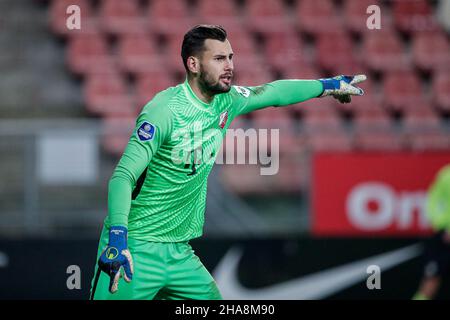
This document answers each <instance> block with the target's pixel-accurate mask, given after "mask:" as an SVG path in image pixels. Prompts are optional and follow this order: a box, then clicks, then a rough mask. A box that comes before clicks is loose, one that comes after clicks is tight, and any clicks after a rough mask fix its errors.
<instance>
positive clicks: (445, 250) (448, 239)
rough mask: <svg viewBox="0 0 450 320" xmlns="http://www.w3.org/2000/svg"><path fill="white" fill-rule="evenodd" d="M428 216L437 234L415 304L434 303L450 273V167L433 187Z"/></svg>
mask: <svg viewBox="0 0 450 320" xmlns="http://www.w3.org/2000/svg"><path fill="white" fill-rule="evenodd" d="M426 212H427V216H428V219H429V220H430V223H431V226H432V228H433V230H434V234H433V236H432V237H431V238H430V239H428V240H427V241H426V246H425V254H424V258H425V264H424V270H423V278H422V281H421V284H420V287H419V289H418V291H417V292H416V294H415V295H414V297H413V299H414V300H430V299H433V298H434V297H435V296H436V294H437V293H438V290H439V288H440V285H441V283H442V279H443V277H445V276H447V275H448V274H449V273H450V164H447V165H446V166H444V167H443V168H442V169H441V170H440V171H439V172H438V174H437V176H436V179H435V180H434V182H433V183H432V185H431V187H430V189H429V192H428V199H427V205H426Z"/></svg>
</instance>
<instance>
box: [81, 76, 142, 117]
mask: <svg viewBox="0 0 450 320" xmlns="http://www.w3.org/2000/svg"><path fill="white" fill-rule="evenodd" d="M84 98H85V101H86V108H87V110H88V111H89V112H91V113H93V114H95V115H100V116H136V115H137V111H136V110H137V108H136V106H135V103H134V101H133V99H132V98H131V96H130V94H129V92H128V88H127V85H126V83H125V81H124V79H123V78H122V77H121V75H120V74H91V75H89V76H88V77H87V79H86V81H85V82H84Z"/></svg>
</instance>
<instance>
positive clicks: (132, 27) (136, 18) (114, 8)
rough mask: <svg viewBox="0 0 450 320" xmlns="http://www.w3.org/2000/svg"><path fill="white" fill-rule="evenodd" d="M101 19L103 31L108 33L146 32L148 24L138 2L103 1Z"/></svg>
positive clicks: (136, 0)
mask: <svg viewBox="0 0 450 320" xmlns="http://www.w3.org/2000/svg"><path fill="white" fill-rule="evenodd" d="M99 18H100V23H101V26H102V28H103V30H104V31H106V32H108V33H112V34H124V33H139V32H140V33H143V32H145V28H146V24H145V21H144V18H143V17H142V15H141V13H140V8H139V2H138V0H127V1H123V0H102V2H101V5H100V12H99Z"/></svg>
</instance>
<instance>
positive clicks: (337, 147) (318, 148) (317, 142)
mask: <svg viewBox="0 0 450 320" xmlns="http://www.w3.org/2000/svg"><path fill="white" fill-rule="evenodd" d="M307 139H308V140H307V144H308V147H309V149H310V150H311V151H312V152H348V151H351V150H352V149H353V142H352V138H351V136H350V135H348V134H347V133H346V132H345V131H344V130H329V131H323V132H317V133H308V134H307Z"/></svg>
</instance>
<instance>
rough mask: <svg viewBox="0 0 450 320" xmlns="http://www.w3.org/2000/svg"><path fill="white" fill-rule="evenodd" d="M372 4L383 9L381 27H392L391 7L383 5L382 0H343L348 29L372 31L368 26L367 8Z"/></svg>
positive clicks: (359, 31)
mask: <svg viewBox="0 0 450 320" xmlns="http://www.w3.org/2000/svg"><path fill="white" fill-rule="evenodd" d="M371 5H377V6H379V7H380V11H381V28H382V29H383V30H387V29H389V30H390V29H392V27H393V23H392V17H391V14H390V11H389V8H388V7H386V6H385V5H383V2H382V1H381V0H346V1H344V2H343V11H344V24H345V27H346V29H347V30H349V31H351V32H353V33H357V34H364V33H366V32H372V31H373V30H370V29H368V28H367V18H368V16H369V15H368V14H367V8H368V7H369V6H371Z"/></svg>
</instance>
